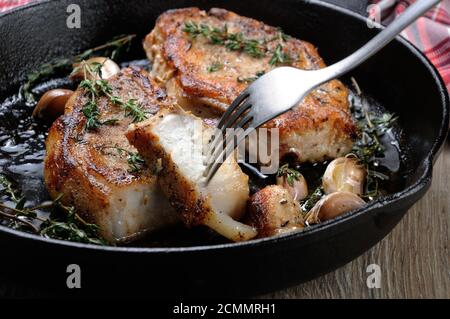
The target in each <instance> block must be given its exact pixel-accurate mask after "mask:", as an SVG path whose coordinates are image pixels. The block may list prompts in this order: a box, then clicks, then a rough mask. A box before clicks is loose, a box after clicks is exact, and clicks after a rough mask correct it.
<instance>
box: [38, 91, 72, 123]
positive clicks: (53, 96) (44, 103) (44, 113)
mask: <svg viewBox="0 0 450 319" xmlns="http://www.w3.org/2000/svg"><path fill="white" fill-rule="evenodd" d="M73 93H74V92H73V91H71V90H65V89H54V90H50V91H47V92H45V94H44V95H42V97H41V99H40V100H39V102H38V104H37V105H36V107H35V108H34V110H33V117H34V118H39V119H44V120H47V121H53V120H55V119H57V118H58V117H59V116H61V115H63V114H64V107H65V105H66V103H67V101H68V100H69V98H70V97H71V96H72V95H73Z"/></svg>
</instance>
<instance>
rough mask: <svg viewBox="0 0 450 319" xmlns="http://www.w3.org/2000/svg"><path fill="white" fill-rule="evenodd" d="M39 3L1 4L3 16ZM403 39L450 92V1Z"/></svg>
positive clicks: (392, 4)
mask: <svg viewBox="0 0 450 319" xmlns="http://www.w3.org/2000/svg"><path fill="white" fill-rule="evenodd" d="M31 1H35V0H0V12H3V11H6V10H9V9H12V8H14V7H17V6H20V5H24V4H27V3H29V2H31ZM414 1H415V0H373V4H376V5H377V6H373V7H372V8H371V9H372V10H371V11H370V15H371V16H372V18H373V19H380V20H381V22H382V23H383V24H389V22H391V21H392V20H393V19H395V18H396V17H398V16H399V15H400V14H402V12H404V11H405V10H406V9H407V8H408V6H410V5H411V4H412V3H414ZM402 35H403V37H405V38H406V39H408V40H409V41H410V42H412V43H413V44H414V45H416V46H417V47H418V48H419V49H420V50H422V51H423V52H424V53H425V54H426V55H427V56H428V58H429V59H430V60H431V62H432V63H433V64H434V65H435V66H436V67H437V69H438V70H439V72H440V73H441V75H442V78H443V79H444V81H445V83H446V84H447V89H449V91H450V0H443V1H442V2H441V3H440V4H439V5H438V6H437V7H436V8H434V9H432V10H431V11H430V12H428V13H427V14H426V16H424V17H422V18H420V19H418V20H417V21H416V22H415V23H414V24H413V25H412V26H410V27H409V28H407V29H406V30H405V31H404V32H403V33H402Z"/></svg>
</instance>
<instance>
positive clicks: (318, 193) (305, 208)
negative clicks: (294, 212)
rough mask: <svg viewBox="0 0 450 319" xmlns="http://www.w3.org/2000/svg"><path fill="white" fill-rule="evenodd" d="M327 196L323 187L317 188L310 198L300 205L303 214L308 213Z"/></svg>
mask: <svg viewBox="0 0 450 319" xmlns="http://www.w3.org/2000/svg"><path fill="white" fill-rule="evenodd" d="M324 195H325V192H324V191H323V188H322V186H319V187H317V188H316V189H315V190H314V191H313V192H312V193H311V195H310V196H308V197H307V198H306V199H304V200H303V201H302V202H301V203H300V207H301V210H302V212H303V214H305V213H308V212H309V211H310V210H311V209H312V208H313V207H314V205H316V203H317V202H318V201H319V200H321V199H322V197H323V196H324Z"/></svg>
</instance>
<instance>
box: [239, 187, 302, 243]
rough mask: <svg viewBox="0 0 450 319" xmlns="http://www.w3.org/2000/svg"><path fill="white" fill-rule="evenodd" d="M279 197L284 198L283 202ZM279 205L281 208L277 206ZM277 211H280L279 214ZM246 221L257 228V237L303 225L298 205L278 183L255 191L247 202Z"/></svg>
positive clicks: (271, 234)
mask: <svg viewBox="0 0 450 319" xmlns="http://www.w3.org/2000/svg"><path fill="white" fill-rule="evenodd" d="M280 199H283V200H285V201H286V202H285V203H284V204H281V203H280ZM277 205H281V206H282V208H277V207H276V206H277ZM277 212H278V213H279V212H282V213H283V215H282V216H280V215H279V214H277ZM246 223H247V224H248V225H251V226H253V227H255V228H256V229H257V230H258V237H269V236H273V235H276V234H277V233H279V231H280V230H281V231H282V230H289V229H292V227H298V228H302V227H303V219H302V217H301V215H300V207H299V205H298V203H296V202H295V201H294V200H293V199H292V197H291V196H290V195H289V193H288V192H287V190H285V189H284V188H282V187H281V186H278V185H270V186H267V187H265V188H263V189H262V190H260V191H259V192H257V193H255V194H254V195H253V196H252V197H251V198H250V200H249V202H248V213H247V218H246Z"/></svg>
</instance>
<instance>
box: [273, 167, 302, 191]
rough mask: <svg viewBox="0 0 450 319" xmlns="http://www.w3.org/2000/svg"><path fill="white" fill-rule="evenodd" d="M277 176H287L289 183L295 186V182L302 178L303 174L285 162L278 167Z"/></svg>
mask: <svg viewBox="0 0 450 319" xmlns="http://www.w3.org/2000/svg"><path fill="white" fill-rule="evenodd" d="M277 177H286V181H287V182H288V184H289V185H290V186H294V182H295V181H298V180H300V178H301V177H302V174H300V172H299V171H297V170H295V169H293V168H289V164H284V165H283V166H281V167H280V168H279V169H278V172H277Z"/></svg>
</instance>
